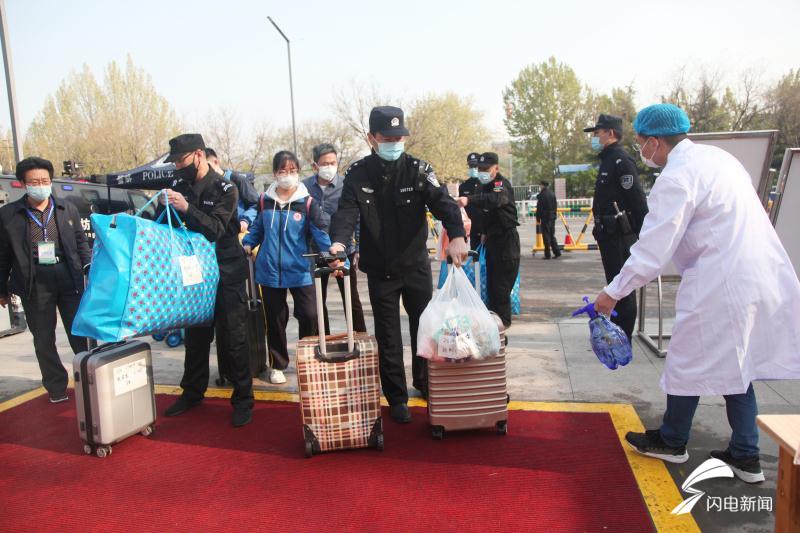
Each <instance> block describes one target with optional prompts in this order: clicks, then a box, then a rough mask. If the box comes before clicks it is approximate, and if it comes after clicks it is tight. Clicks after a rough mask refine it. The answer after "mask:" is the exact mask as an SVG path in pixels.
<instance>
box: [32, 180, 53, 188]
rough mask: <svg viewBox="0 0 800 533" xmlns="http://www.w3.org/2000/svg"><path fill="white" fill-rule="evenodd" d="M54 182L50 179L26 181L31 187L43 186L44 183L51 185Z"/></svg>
mask: <svg viewBox="0 0 800 533" xmlns="http://www.w3.org/2000/svg"><path fill="white" fill-rule="evenodd" d="M51 183H53V182H52V181H50V180H28V181H26V182H25V185H30V186H31V187H41V186H43V185H45V186H46V185H50V184H51Z"/></svg>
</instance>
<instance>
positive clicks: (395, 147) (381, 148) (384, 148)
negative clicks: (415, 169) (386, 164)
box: [376, 141, 405, 161]
mask: <svg viewBox="0 0 800 533" xmlns="http://www.w3.org/2000/svg"><path fill="white" fill-rule="evenodd" d="M404 151H405V143H404V142H403V141H399V142H396V143H378V150H377V151H376V153H377V154H378V157H380V158H381V159H383V160H384V161H397V160H398V159H399V158H400V156H401V155H402V154H403V152H404Z"/></svg>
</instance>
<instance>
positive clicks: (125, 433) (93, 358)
mask: <svg viewBox="0 0 800 533" xmlns="http://www.w3.org/2000/svg"><path fill="white" fill-rule="evenodd" d="M72 369H73V372H74V378H75V403H76V410H77V413H78V431H79V432H80V435H81V438H82V439H83V440H84V442H85V443H86V444H85V445H84V447H83V451H84V452H86V453H87V454H92V453H95V454H96V455H97V456H98V457H105V456H106V455H109V454H110V453H111V446H112V445H113V444H116V443H117V442H120V441H121V440H124V439H126V438H128V437H130V436H131V435H134V434H136V433H141V434H142V435H145V436H147V435H150V434H151V433H152V432H153V425H154V424H155V421H156V400H155V388H154V386H153V362H152V356H151V354H150V345H149V344H147V343H146V342H142V341H136V340H134V341H127V342H117V343H111V344H104V345H102V346H100V347H99V348H94V349H92V350H89V351H88V352H81V353H79V354H78V355H76V356H75V359H74V361H73V363H72Z"/></svg>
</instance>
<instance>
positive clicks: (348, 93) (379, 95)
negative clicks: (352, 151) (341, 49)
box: [333, 80, 408, 139]
mask: <svg viewBox="0 0 800 533" xmlns="http://www.w3.org/2000/svg"><path fill="white" fill-rule="evenodd" d="M382 105H393V106H396V107H401V108H402V107H403V105H402V101H401V100H400V99H398V98H392V97H391V96H390V95H388V94H386V93H383V92H381V91H380V90H379V89H378V87H377V86H376V85H375V84H374V83H373V84H370V85H369V86H367V85H365V84H364V83H362V82H359V81H357V80H351V81H350V84H349V85H348V86H347V87H343V88H340V89H339V90H338V91H337V92H336V94H335V95H334V106H333V110H334V114H335V115H336V118H337V119H338V120H339V121H341V122H342V123H344V124H346V125H347V126H348V127H349V128H350V129H351V130H353V132H354V133H355V134H356V135H358V136H359V137H360V138H362V139H364V138H366V137H367V133H369V112H370V111H371V110H372V108H373V107H377V106H382ZM404 111H406V112H407V111H408V110H404Z"/></svg>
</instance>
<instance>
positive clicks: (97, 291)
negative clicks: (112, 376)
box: [72, 195, 219, 342]
mask: <svg viewBox="0 0 800 533" xmlns="http://www.w3.org/2000/svg"><path fill="white" fill-rule="evenodd" d="M157 196H158V195H156V196H154V197H153V199H152V200H151V202H152V201H153V200H154V199H155V198H157ZM149 203H150V202H148V204H149ZM144 207H147V206H146V205H145V206H144ZM144 207H143V208H142V209H144ZM140 212H141V210H140ZM165 214H166V216H167V220H168V222H171V220H172V217H173V216H174V217H177V216H178V215H177V213H176V212H174V211H173V210H172V207H168V208H167V209H165V210H164V212H162V214H161V217H159V220H161V218H162V217H163V216H164V215H165ZM178 220H180V219H178ZM91 223H92V229H93V230H94V232H95V235H96V237H95V242H94V248H93V250H92V266H91V270H90V271H89V284H88V286H87V288H86V292H84V294H83V297H82V298H81V303H80V307H79V308H78V312H77V314H76V315H75V320H74V322H73V324H72V333H73V334H75V335H80V336H82V337H90V338H93V339H97V340H98V341H103V342H115V341H120V340H123V339H128V338H131V337H140V336H143V335H152V334H154V333H159V332H166V331H170V330H175V329H181V328H185V327H191V326H199V325H204V324H210V323H211V322H212V320H213V319H214V303H215V300H216V294H217V284H218V283H219V267H218V264H217V258H216V252H215V246H214V243H211V242H209V241H208V240H207V239H206V238H205V237H203V236H202V235H200V234H199V233H195V232H193V231H188V230H187V229H186V228H185V227H184V226H183V225H181V227H180V228H173V227H172V225H171V224H160V223H158V221H156V222H153V221H150V220H146V219H144V218H141V217H138V216H135V215H128V214H125V213H120V214H117V215H100V214H93V215H92V216H91ZM182 258H189V259H182ZM198 266H199V268H197V267H198Z"/></svg>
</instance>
